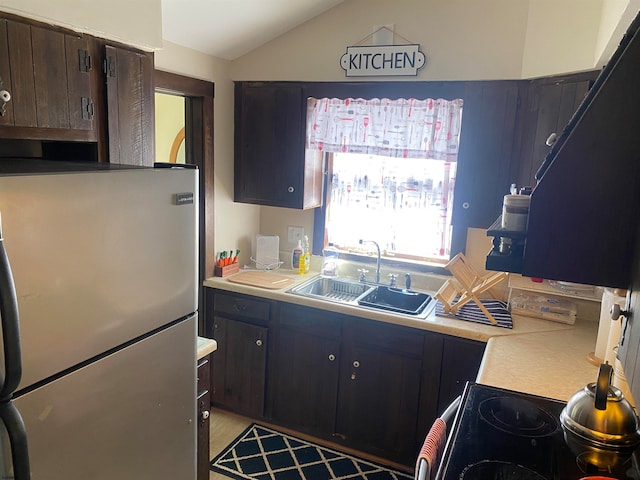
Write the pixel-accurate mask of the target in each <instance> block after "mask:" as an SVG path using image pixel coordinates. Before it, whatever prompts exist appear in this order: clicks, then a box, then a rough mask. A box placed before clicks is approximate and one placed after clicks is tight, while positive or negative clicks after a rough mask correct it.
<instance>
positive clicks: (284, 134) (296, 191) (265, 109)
mask: <svg viewBox="0 0 640 480" xmlns="http://www.w3.org/2000/svg"><path fill="white" fill-rule="evenodd" d="M305 105H306V99H305V98H304V96H303V88H302V86H301V85H300V84H298V85H296V84H287V83H283V84H281V83H278V82H269V83H264V82H236V84H235V154H234V155H235V161H234V200H235V201H236V202H241V203H254V204H258V205H270V206H274V207H287V208H296V209H307V208H313V207H318V206H320V205H321V204H322V166H323V163H322V157H321V156H319V155H309V156H305V148H304V143H305V112H306V108H305Z"/></svg>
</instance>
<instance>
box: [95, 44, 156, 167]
mask: <svg viewBox="0 0 640 480" xmlns="http://www.w3.org/2000/svg"><path fill="white" fill-rule="evenodd" d="M104 67H105V75H106V82H107V125H108V136H109V142H108V144H109V162H110V163H119V164H126V165H144V166H152V165H153V162H154V161H155V146H154V142H155V133H154V130H155V129H154V123H153V122H154V92H153V54H151V53H148V54H143V53H139V52H133V51H130V50H125V49H123V48H115V47H111V46H108V45H107V46H105V64H104Z"/></svg>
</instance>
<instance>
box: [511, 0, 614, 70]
mask: <svg viewBox="0 0 640 480" xmlns="http://www.w3.org/2000/svg"><path fill="white" fill-rule="evenodd" d="M602 3H603V0H562V1H558V0H533V1H530V2H529V15H528V22H527V28H526V35H525V42H524V51H523V54H522V78H535V77H542V76H547V75H556V74H558V73H569V72H579V71H584V70H591V69H593V68H594V67H595V49H596V43H597V40H598V32H599V31H600V18H601V13H602Z"/></svg>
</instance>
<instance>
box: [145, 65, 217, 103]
mask: <svg viewBox="0 0 640 480" xmlns="http://www.w3.org/2000/svg"><path fill="white" fill-rule="evenodd" d="M154 79H155V90H156V91H157V92H162V93H171V94H178V95H183V96H185V97H215V92H214V84H213V83H211V82H206V81H204V80H198V79H196V78H189V77H183V76H182V75H176V74H175V73H170V72H163V71H162V70H156V71H155V75H154Z"/></svg>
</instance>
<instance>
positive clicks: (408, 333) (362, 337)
mask: <svg viewBox="0 0 640 480" xmlns="http://www.w3.org/2000/svg"><path fill="white" fill-rule="evenodd" d="M345 336H347V337H348V338H349V339H350V340H351V341H353V342H355V343H356V344H360V345H369V346H374V347H377V348H380V349H383V350H388V351H398V352H403V353H405V354H407V355H411V356H415V357H417V358H420V357H422V353H423V345H424V335H422V333H421V332H420V331H419V330H416V329H413V328H410V327H403V326H399V325H391V324H385V323H380V322H372V321H370V320H369V321H362V320H360V319H356V318H354V319H353V321H351V322H348V323H345Z"/></svg>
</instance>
